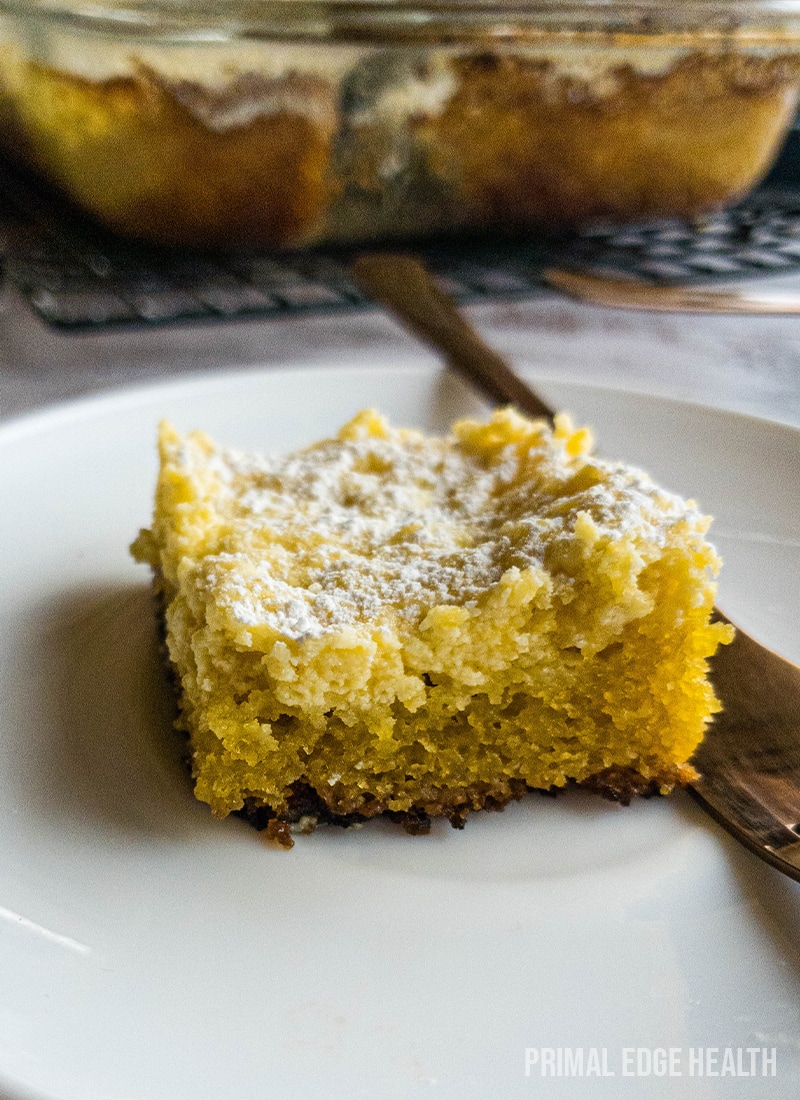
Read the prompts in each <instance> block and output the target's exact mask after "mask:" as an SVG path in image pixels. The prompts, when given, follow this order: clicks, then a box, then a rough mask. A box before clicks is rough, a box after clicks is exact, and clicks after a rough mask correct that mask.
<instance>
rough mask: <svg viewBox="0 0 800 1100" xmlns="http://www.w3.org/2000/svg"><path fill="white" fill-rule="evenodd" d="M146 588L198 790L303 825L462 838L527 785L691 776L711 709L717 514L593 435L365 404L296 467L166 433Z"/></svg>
mask: <svg viewBox="0 0 800 1100" xmlns="http://www.w3.org/2000/svg"><path fill="white" fill-rule="evenodd" d="M160 456H161V471H160V475H159V479H158V487H157V493H156V505H155V516H154V519H153V523H152V526H151V528H150V529H149V530H145V531H142V533H141V534H140V536H139V538H138V539H137V541H136V542H135V543H134V547H133V551H134V554H135V556H136V557H137V559H138V560H140V561H143V562H147V563H149V564H150V565H151V566H152V568H153V570H154V575H155V585H156V590H157V595H158V601H159V606H160V607H161V609H162V611H163V618H164V626H165V637H166V646H167V649H168V654H169V662H170V664H171V667H172V669H173V671H174V674H175V683H176V685H177V688H178V695H179V703H180V725H181V726H182V727H183V728H184V729H185V730H186V732H187V733H188V735H189V739H190V749H191V763H192V772H193V776H194V782H195V792H196V794H197V797H198V798H199V799H201V800H203V801H205V802H207V803H209V805H210V806H211V808H212V810H213V812H214V814H215V815H217V816H220V817H222V816H225V815H226V814H229V813H231V812H236V811H240V812H244V813H246V814H247V815H248V816H250V817H251V818H252V819H253V820H254V822H255V823H256V824H258V825H260V826H263V825H266V826H267V828H268V831H269V835H270V836H272V837H274V838H275V839H277V840H279V841H280V842H282V843H285V844H287V845H290V844H291V837H290V835H289V834H290V827H291V826H292V824H293V823H294V824H298V823H299V827H300V828H301V829H309V828H313V826H314V825H315V824H316V823H317V822H318V821H319V820H324V821H337V822H340V823H343V824H349V823H353V822H356V821H359V820H362V819H365V818H371V817H373V816H375V815H377V814H384V813H385V814H389V815H394V816H396V817H397V818H398V819H399V820H401V821H402V822H403V824H404V825H405V826H406V828H407V829H409V830H410V831H412V832H413V831H425V829H426V828H427V827H428V825H429V823H430V817H431V816H433V815H444V816H445V817H447V818H449V820H450V821H451V822H452V824H454V825H456V826H460V825H462V824H463V822H464V819H465V817H466V816H467V814H468V813H469V812H470V811H471V810H479V809H482V808H486V809H498V808H501V807H502V806H504V805H505V804H506V803H507V802H508V801H509V800H510V799H514V798H519V797H520V796H521V795H522V794H523V793H524V792H525V791H526V790H528V789H529V788H541V789H546V790H550V789H552V788H559V787H563V786H565V785H566V784H568V783H579V784H583V785H585V786H589V787H592V788H594V789H596V790H598V791H600V792H601V793H605V794H607V795H609V796H611V797H615V798H618V799H621V800H623V801H627V800H628V799H629V798H630V797H631V795H632V794H635V793H652V792H662V793H667V792H668V791H670V790H671V789H672V788H673V787H674V786H675V785H680V784H684V783H686V782H687V781H689V780H690V779H692V778H693V777H694V776H695V772H694V770H693V768H692V766H691V764H690V763H688V761H689V759H690V757H691V755H692V752H693V751H694V749H695V748H696V746H697V744H698V742H699V741H700V739H701V738H702V735H703V730H704V727H705V725H706V723H707V721H708V719H709V717H710V716H711V715H712V714H713V713H714V712H715V710H717V709H718V703H717V700H716V699H715V696H714V693H713V691H712V688H711V685H710V684H709V682H708V679H707V660H708V658H709V656H710V655H711V654H712V653H713V652H714V650H715V649H716V647H717V645H718V644H719V643H720V642H721V641H725V640H726V639H727V638H728V636H729V634H730V631H731V628H730V627H728V626H727V625H724V624H722V623H714V622H710V613H711V610H712V604H713V600H714V594H715V584H714V580H713V577H714V575H715V574H716V571H717V569H718V565H719V560H718V558H717V555H716V553H715V552H714V550H713V548H712V547H711V546H710V545H709V543H708V542H707V541H706V537H705V536H706V530H707V528H708V524H709V520H708V518H707V517H704V516H702V515H701V514H700V513H699V512H698V511H697V509H696V507H695V506H694V504H693V503H691V502H688V503H687V502H686V501H684V500H682V499H680V498H679V497H677V496H674V495H672V494H670V493H667V492H664V491H663V490H661V489H659V488H658V487H657V486H656V485H655V484H653V482H652V481H651V480H650V479H649V477H648V476H647V475H646V474H644V473H642V472H641V471H638V470H635V469H632V468H629V467H627V466H624V465H621V464H619V463H612V462H607V461H604V460H601V459H598V458H596V457H593V456H592V454H591V449H590V437H589V434H588V432H587V431H586V430H576V429H574V428H573V426H572V424H571V423H570V421H569V419H568V418H567V417H565V416H560V417H558V418H557V419H556V422H555V427H554V428H551V427H550V426H548V424H547V423H545V422H544V421H531V420H528V419H525V418H524V417H522V416H520V415H519V414H517V413H516V412H514V411H512V410H510V409H505V410H501V411H497V412H495V413H494V414H493V415H492V416H491V418H490V419H489V420H487V421H486V422H476V421H471V420H463V421H460V422H458V423H456V424H454V425H453V428H452V430H451V433H450V434H449V435H447V436H445V437H443V438H433V437H428V436H425V435H423V434H421V433H419V432H417V431H411V430H404V429H396V428H392V427H390V426H389V425H388V424H387V422H386V420H385V419H383V417H381V416H380V415H379V414H378V413H377V412H375V411H372V410H367V411H365V412H362V413H360V414H359V415H358V416H356V417H355V419H354V420H352V421H351V422H350V423H349V424H347V425H346V426H345V427H344V428H342V430H341V431H340V432H339V434H338V435H337V436H336V437H335V438H332V439H325V440H323V441H321V442H318V443H315V444H314V445H312V446H310V447H308V448H306V449H304V450H300V451H296V452H294V453H291V454H287V455H283V456H277V457H266V456H261V455H255V454H245V453H243V452H240V451H236V450H229V449H224V448H222V447H220V446H218V445H216V444H215V443H214V442H212V440H211V439H209V438H208V437H207V436H206V435H204V434H201V433H199V432H194V433H192V434H190V435H181V434H179V433H178V431H176V429H175V428H174V427H172V426H171V425H170V424H166V423H165V424H163V425H162V426H161V429H160Z"/></svg>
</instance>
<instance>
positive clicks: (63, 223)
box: [0, 143, 800, 331]
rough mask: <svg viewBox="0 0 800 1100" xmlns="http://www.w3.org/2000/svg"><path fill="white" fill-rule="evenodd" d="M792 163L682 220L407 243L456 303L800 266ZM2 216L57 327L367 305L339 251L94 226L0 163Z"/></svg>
mask: <svg viewBox="0 0 800 1100" xmlns="http://www.w3.org/2000/svg"><path fill="white" fill-rule="evenodd" d="M798 144H800V143H798ZM791 152H792V149H791V148H790V153H791ZM794 155H795V158H796V159H797V161H800V157H798V156H797V153H796V152H795V153H794ZM795 167H796V164H795V162H790V161H789V160H787V158H786V157H784V160H783V161H782V162H781V164H779V167H778V169H777V170H776V172H775V173H773V176H772V177H771V178H770V180H769V181H768V185H767V186H766V187H764V188H762V189H761V190H760V191H758V192H756V193H755V194H754V195H753V196H751V197H750V198H749V199H747V200H746V201H745V202H743V203H742V204H740V205H739V206H737V207H735V208H733V209H732V210H730V211H727V212H724V213H720V214H715V215H712V216H709V217H706V218H703V219H701V220H699V221H697V222H696V223H694V224H685V223H682V222H678V221H663V222H660V223H655V224H652V223H651V224H648V225H642V226H628V227H626V228H624V229H619V228H615V227H613V226H603V225H597V226H594V227H592V228H590V229H588V230H586V231H585V232H582V233H580V234H572V235H568V236H561V237H559V238H552V239H532V238H531V239H524V240H515V241H511V240H507V241H502V242H498V241H492V242H488V241H481V240H472V241H469V242H466V241H465V242H457V243H453V242H449V243H433V244H426V245H422V246H420V245H417V246H414V248H415V250H416V251H418V252H419V253H420V254H421V256H422V257H423V259H424V261H425V262H426V264H427V265H428V266H429V267H430V269H431V270H432V271H434V272H435V273H436V275H437V276H438V278H439V279H440V281H441V283H442V285H443V287H444V289H446V290H447V291H449V292H450V293H451V294H452V295H453V297H454V298H455V299H456V300H457V301H459V302H462V303H465V302H473V301H480V300H488V299H503V298H505V299H511V298H520V297H527V296H531V295H535V294H539V293H541V292H542V287H543V283H542V271H543V269H544V268H545V267H546V266H550V265H554V266H561V267H572V268H579V269H581V270H591V271H603V272H606V273H610V274H617V275H620V274H625V275H628V276H633V277H638V278H641V279H644V280H646V281H649V282H657V283H667V284H673V285H675V284H689V283H700V282H702V283H707V282H709V281H710V280H717V279H736V278H743V277H748V276H752V275H753V274H755V273H758V272H761V273H766V272H770V273H779V272H783V271H791V270H792V269H797V268H800V189H797V188H795V187H794V186H793V185H792V182H793V179H794V178H798V179H800V171H797V172H795ZM0 218H1V219H2V221H1V222H0V226H2V236H3V241H4V251H5V267H6V275H7V278H8V279H9V280H10V281H11V282H12V283H14V284H15V285H16V286H17V287H18V288H19V290H20V291H21V292H22V294H23V295H24V297H25V298H26V299H27V301H28V302H29V303H30V305H31V307H32V308H33V309H34V310H35V311H36V313H38V314H39V316H40V317H41V318H42V319H43V320H44V321H45V322H47V323H48V324H50V325H53V326H56V327H58V328H60V329H64V330H68V331H69V330H73V331H85V330H87V329H89V330H91V329H99V328H104V327H106V326H110V325H140V326H153V325H161V324H167V323H171V322H176V321H185V320H192V321H196V320H214V319H217V320H220V319H225V318H228V319H230V318H240V317H246V316H254V315H260V316H270V315H273V316H275V315H286V314H292V313H297V312H309V311H334V310H348V309H355V308H361V307H363V306H365V305H366V304H367V303H366V301H365V299H364V297H363V295H362V294H361V293H360V291H359V290H358V288H357V287H356V286H355V285H354V283H353V282H352V280H351V279H350V277H349V275H348V265H349V262H350V259H351V253H348V252H346V251H340V250H330V249H329V250H318V251H313V252H306V253H285V254H280V255H275V254H264V253H242V254H238V255H236V256H221V255H197V254H186V253H180V252H175V251H166V250H164V251H159V250H155V249H148V248H145V247H142V246H137V245H134V244H131V243H128V242H125V241H121V240H119V239H117V238H115V237H113V236H111V235H110V234H106V233H104V232H102V231H101V230H99V229H98V228H97V227H96V226H94V225H92V224H90V223H89V222H87V221H86V220H84V219H82V218H81V217H80V216H79V215H77V214H76V213H75V212H74V211H72V210H69V209H67V208H66V207H65V206H64V204H63V203H62V202H60V200H59V199H58V198H57V196H55V195H54V194H53V193H52V192H50V191H49V190H48V189H47V188H46V187H44V186H43V185H41V184H40V183H38V182H37V181H36V180H34V179H32V178H31V177H29V176H28V175H26V174H24V173H21V172H20V171H18V170H17V169H15V168H12V167H11V166H10V165H8V164H6V163H4V162H0Z"/></svg>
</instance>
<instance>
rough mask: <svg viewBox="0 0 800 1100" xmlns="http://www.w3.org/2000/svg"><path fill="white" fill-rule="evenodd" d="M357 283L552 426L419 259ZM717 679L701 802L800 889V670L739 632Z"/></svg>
mask: <svg viewBox="0 0 800 1100" xmlns="http://www.w3.org/2000/svg"><path fill="white" fill-rule="evenodd" d="M353 276H354V278H355V279H356V281H357V282H358V283H359V284H360V286H361V287H362V289H363V290H364V291H365V292H366V293H367V294H368V295H370V297H372V298H374V299H375V300H376V301H378V302H380V303H382V304H383V305H385V306H387V307H388V308H389V309H390V310H392V311H393V312H394V313H395V314H396V315H397V316H398V318H399V319H400V320H401V321H403V322H404V323H405V324H406V326H407V327H408V328H409V329H411V331H412V332H413V333H414V334H415V335H417V336H420V337H421V338H422V339H423V340H424V341H425V342H426V343H428V344H430V345H432V346H433V348H434V349H435V350H436V351H438V352H439V353H440V354H441V355H442V356H443V357H444V358H445V360H446V361H447V362H448V363H449V364H450V366H452V367H453V368H455V370H457V371H459V372H460V373H461V374H463V375H464V376H465V377H466V378H467V379H469V381H470V382H472V383H473V384H474V385H476V386H478V388H479V389H480V390H482V391H483V392H484V393H485V394H486V395H487V396H488V397H489V398H490V399H492V400H493V401H500V402H503V403H505V404H513V405H516V406H517V408H519V409H520V410H521V411H522V412H525V413H527V414H528V415H530V416H534V417H542V416H543V417H546V418H547V419H552V416H553V412H552V410H551V409H550V408H548V406H547V405H546V404H545V403H544V402H543V401H542V400H541V399H540V398H539V397H537V395H536V394H535V393H534V391H533V390H532V389H531V388H530V386H528V385H527V383H526V382H524V381H523V379H522V378H520V376H519V375H518V374H516V373H515V372H514V370H513V369H512V368H511V367H510V366H509V365H508V363H506V362H505V360H504V359H503V358H502V357H501V356H500V355H498V354H497V352H495V351H493V350H492V349H491V348H489V347H488V346H487V345H486V344H485V343H484V342H483V340H481V338H480V336H478V334H477V333H476V332H475V330H474V329H473V328H472V327H471V325H469V324H468V322H467V321H466V320H465V319H464V318H463V317H462V316H461V314H460V313H459V312H458V310H457V309H456V307H455V306H454V304H453V303H452V301H451V300H450V299H449V298H448V297H447V296H446V295H445V294H443V293H442V292H441V291H440V290H439V288H438V287H437V286H436V283H435V282H434V280H433V278H432V276H430V275H429V274H428V272H427V271H426V270H425V268H424V267H422V265H421V264H420V263H419V262H418V261H417V260H415V259H414V258H413V257H411V256H404V255H393V254H369V255H364V256H361V257H359V258H358V259H357V260H356V261H355V263H354V265H353ZM714 614H715V615H716V616H717V617H719V618H721V619H723V620H725V621H730V620H728V619H727V617H726V616H725V615H724V614H723V613H722V612H721V611H719V610H718V609H716V610H715V612H714ZM711 678H712V681H713V683H714V687H715V689H716V692H717V694H718V696H719V698H720V699H721V701H722V704H723V710H722V711H721V713H719V714H717V715H716V716H715V718H714V720H713V722H712V723H711V725H710V727H709V729H708V731H707V734H706V737H705V740H704V741H703V743H702V744H701V746H700V748H699V750H698V751H697V753H696V754H695V757H694V761H693V762H694V764H695V765H696V767H697V768H698V770H699V771H700V773H701V778H700V779H699V780H698V781H697V782H696V783H694V784H693V785H692V787H691V788H690V789H691V791H692V794H693V795H694V796H695V797H696V798H697V800H698V801H699V802H700V804H701V805H702V806H703V807H704V808H705V809H706V810H708V812H709V813H710V814H711V815H712V816H713V817H714V818H716V819H717V821H719V822H720V824H722V825H723V826H724V827H725V828H726V829H727V830H728V831H729V832H730V833H732V834H733V836H734V837H736V839H737V840H739V841H741V843H742V844H745V845H746V846H747V847H748V848H750V850H751V851H753V852H755V854H756V855H757V856H759V857H760V858H761V859H764V860H766V861H767V862H768V863H771V864H772V865H773V867H777V868H778V870H780V871H783V873H784V874H786V875H789V876H790V877H791V878H794V879H796V880H797V881H800V668H798V667H797V666H796V665H793V664H791V663H790V662H789V661H785V660H784V659H783V658H782V657H779V656H778V655H777V654H775V653H773V652H772V651H771V650H769V649H766V648H765V647H764V646H762V645H759V643H758V642H756V641H754V640H753V639H752V638H751V637H749V636H748V635H747V634H745V633H744V631H742V630H740V629H738V628H737V632H736V637H735V639H734V641H733V642H732V643H731V644H730V645H726V646H721V647H720V649H719V650H718V651H717V653H716V655H715V656H714V657H713V659H712V661H711Z"/></svg>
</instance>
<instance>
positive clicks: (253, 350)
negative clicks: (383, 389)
mask: <svg viewBox="0 0 800 1100" xmlns="http://www.w3.org/2000/svg"><path fill="white" fill-rule="evenodd" d="M761 282H762V284H763V283H765V282H768V283H769V284H770V285H771V286H772V287H778V286H780V288H781V289H786V288H788V287H792V288H794V289H796V290H797V291H798V293H800V275H794V276H791V277H783V278H781V279H776V278H770V279H768V280H761ZM467 312H468V314H469V315H470V317H471V319H472V320H473V321H474V323H475V324H476V325H477V326H478V327H479V328H480V330H481V332H482V333H483V335H484V336H485V337H486V338H487V339H488V340H489V341H490V342H492V343H493V344H494V345H495V346H496V347H497V348H498V349H500V350H501V351H503V352H504V353H506V354H507V355H509V356H510V357H511V358H512V359H513V360H514V361H516V362H518V363H524V364H525V365H526V366H529V367H531V368H532V369H533V371H534V373H535V374H538V375H539V376H541V377H542V378H545V379H553V378H559V377H563V378H567V379H573V380H576V381H586V382H588V381H591V382H595V383H599V384H602V385H607V386H611V387H617V388H622V389H629V390H636V391H639V392H644V393H652V394H660V395H664V396H669V397H677V398H681V399H684V400H688V401H694V402H698V403H701V404H706V405H714V406H718V407H721V408H726V409H734V410H737V411H741V412H748V413H753V414H755V415H758V416H762V417H767V418H770V419H774V420H780V421H783V422H786V423H789V424H794V425H798V426H800V317H791V316H772V317H761V316H716V315H702V316H701V315H688V314H655V313H641V312H633V311H623V310H613V309H605V308H598V307H594V306H590V305H584V304H582V303H578V302H573V301H570V300H567V299H565V298H562V297H558V296H556V295H555V294H552V295H551V294H547V293H542V294H540V295H538V296H536V297H533V298H530V299H528V300H525V301H516V302H507V303H492V304H482V305H479V306H473V307H471V308H470V309H469V310H468V311H467ZM413 355H419V356H420V357H421V358H424V357H426V356H429V353H428V352H426V351H425V350H423V349H421V348H420V347H419V345H417V344H416V342H415V341H413V340H412V339H411V337H409V336H408V335H406V334H405V332H404V331H403V330H402V329H401V328H400V327H399V326H398V325H397V324H395V322H394V321H393V320H391V319H390V318H389V317H388V316H386V315H385V314H383V313H382V312H381V311H379V310H377V309H365V310H361V311H359V312H352V313H340V314H333V315H325V316H322V315H314V316H310V315H308V316H301V317H298V316H293V317H287V318H282V319H278V320H276V319H272V318H269V319H258V320H255V319H254V320H247V321H233V322H223V323H219V324H209V323H206V324H202V323H195V324H183V325H176V326H173V327H167V328H161V329H157V328H155V329H151V330H142V329H138V330H127V331H126V330H122V329H117V330H106V331H104V332H97V333H91V334H85V333H84V334H78V335H71V334H64V333H60V332H57V331H55V330H52V329H49V328H48V327H47V326H45V325H44V324H43V323H42V322H41V321H40V320H39V319H38V318H37V317H36V316H34V315H33V314H32V313H31V311H30V310H29V308H28V306H27V305H26V303H25V302H24V301H22V299H21V298H20V297H19V296H18V295H17V293H16V292H15V291H14V290H13V288H8V287H7V288H6V289H5V290H4V291H3V292H2V295H0V417H1V418H9V417H15V416H18V415H21V414H24V413H28V412H31V411H33V410H35V409H37V408H39V407H42V406H45V405H52V404H54V403H57V402H60V401H63V400H65V399H71V398H76V397H79V396H82V395H85V394H90V393H93V392H99V391H106V390H109V389H113V388H116V387H118V386H130V385H141V384H145V383H149V382H153V381H158V380H163V379H168V378H172V377H177V376H186V375H188V374H191V373H192V372H197V371H209V370H214V369H219V368H222V369H227V368H231V369H235V368H240V367H252V366H257V365H264V366H271V365H275V366H278V365H280V364H290V363H291V364H300V363H303V362H308V361H310V360H314V359H320V358H324V359H325V360H331V359H333V360H338V361H341V362H346V361H347V360H348V359H351V358H352V359H358V361H359V362H363V361H364V360H365V359H367V360H372V361H374V363H375V366H376V369H380V366H381V364H386V363H387V362H389V361H390V360H391V359H392V357H396V356H402V357H403V359H408V357H409V356H413Z"/></svg>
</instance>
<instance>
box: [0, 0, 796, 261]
mask: <svg viewBox="0 0 800 1100" xmlns="http://www.w3.org/2000/svg"><path fill="white" fill-rule="evenodd" d="M799 87H800V0H788V2H786V0H773V2H765V0H762V2H758V0H756V2H753V3H750V2H747V0H727V2H695V0H674V2H673V3H672V4H671V5H669V6H668V5H666V4H665V3H664V2H663V0H638V2H636V3H616V2H602V0H599V2H598V0H584V2H582V3H556V2H546V0H545V2H542V0H537V2H528V3H525V2H517V3H513V2H512V3H499V2H492V0H483V2H481V0H460V2H459V0H450V2H444V0H442V2H437V0H426V2H425V3H413V2H408V3H406V2H394V0H354V2H349V0H347V2H345V0H325V2H322V0H319V2H311V3H308V2H303V0H258V2H256V0H254V2H238V0H227V2H205V3H204V2H197V0H191V2H190V0H146V2H145V0H129V2H122V0H85V2H84V0H0V144H2V146H3V148H5V149H6V150H7V151H8V152H9V153H10V154H11V155H12V156H13V157H14V158H16V159H18V160H20V161H22V162H24V163H26V164H28V165H30V166H32V167H33V168H35V169H36V170H38V171H39V172H40V173H41V174H43V175H44V176H45V177H47V179H49V180H50V181H51V182H52V183H53V184H55V185H56V186H57V187H58V188H60V189H61V190H62V191H63V192H64V193H65V194H66V195H67V196H69V198H71V199H72V200H73V201H74V202H76V203H77V204H78V205H79V206H80V207H82V208H83V209H85V210H86V211H88V212H89V213H90V214H92V215H93V216H94V217H95V218H96V219H98V220H99V221H100V222H102V223H103V224H105V225H106V226H108V227H111V228H112V229H114V230H117V231H119V232H121V233H123V234H126V235H128V236H132V237H135V238H139V239H143V240H147V241H151V242H157V243H164V244H177V245H182V246H187V245H188V246H196V247H222V248H227V247H237V246H242V245H244V246H258V247H268V248H296V247H303V246H306V245H311V244H319V243H333V242H335V243H357V242H366V241H375V240H381V239H388V238H398V237H430V236H433V235H442V234H463V233H467V232H476V231H477V232H502V233H506V234H508V233H511V234H519V233H521V232H528V231H532V230H534V231H535V230H540V229H542V228H544V229H546V230H558V229H563V228H567V227H579V226H582V225H585V224H586V223H587V222H591V221H595V220H597V219H603V220H612V221H618V222H620V223H625V222H630V221H636V222H641V221H642V220H644V219H651V218H660V217H665V216H679V217H693V216H696V215H699V214H701V213H703V212H705V211H710V210H714V209H717V208H720V207H723V206H725V205H727V204H730V203H733V202H734V201H736V200H738V199H739V198H740V197H742V196H743V195H744V194H745V193H747V191H748V190H750V189H751V188H752V187H753V186H754V184H755V183H756V182H757V181H758V180H759V179H760V178H761V177H762V176H763V174H764V173H765V172H766V171H767V169H768V168H769V167H770V165H771V163H772V161H773V159H774V157H775V155H776V153H777V151H778V149H779V148H780V144H781V141H782V138H783V136H784V134H785V132H786V130H787V128H788V126H789V124H790V122H791V120H792V118H793V117H794V114H795V111H796V107H797V100H798V88H799Z"/></svg>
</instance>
